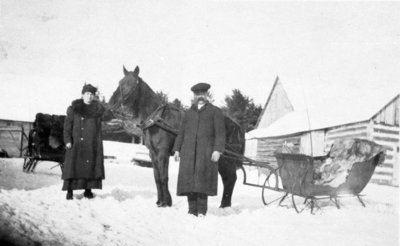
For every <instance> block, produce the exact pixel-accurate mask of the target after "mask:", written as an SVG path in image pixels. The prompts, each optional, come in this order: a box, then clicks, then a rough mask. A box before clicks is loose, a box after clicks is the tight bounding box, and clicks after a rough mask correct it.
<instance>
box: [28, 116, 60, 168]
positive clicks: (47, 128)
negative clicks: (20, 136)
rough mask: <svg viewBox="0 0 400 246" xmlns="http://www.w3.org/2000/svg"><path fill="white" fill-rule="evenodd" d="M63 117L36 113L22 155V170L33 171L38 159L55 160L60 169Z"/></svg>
mask: <svg viewBox="0 0 400 246" xmlns="http://www.w3.org/2000/svg"><path fill="white" fill-rule="evenodd" d="M64 119H65V116H63V115H49V114H42V113H38V114H36V118H35V121H34V122H33V129H32V130H31V131H30V132H29V137H28V148H27V150H26V152H25V155H24V164H23V168H22V169H23V171H24V172H33V171H34V169H35V167H36V165H37V163H38V162H39V161H53V162H57V163H58V165H59V166H60V168H61V170H62V165H63V163H64V153H65V146H64V141H63V124H64ZM56 166H57V165H56Z"/></svg>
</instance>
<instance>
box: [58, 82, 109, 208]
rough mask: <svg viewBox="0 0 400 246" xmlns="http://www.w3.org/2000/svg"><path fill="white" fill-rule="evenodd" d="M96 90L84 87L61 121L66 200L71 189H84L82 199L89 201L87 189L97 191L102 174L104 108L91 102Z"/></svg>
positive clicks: (103, 176)
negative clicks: (80, 95) (102, 120)
mask: <svg viewBox="0 0 400 246" xmlns="http://www.w3.org/2000/svg"><path fill="white" fill-rule="evenodd" d="M96 92H97V88H96V87H94V86H92V85H90V84H87V85H84V86H83V88H82V99H77V100H74V101H73V102H72V104H71V106H69V107H68V109H67V117H66V118H65V121H64V142H65V144H66V148H67V150H66V153H65V163H64V167H63V172H62V179H63V180H64V184H63V187H62V190H66V191H67V197H66V198H67V200H72V199H73V190H78V189H84V190H85V192H84V197H86V198H89V199H91V198H93V197H94V195H93V193H92V191H91V189H101V188H102V180H103V179H104V178H105V175H104V157H103V142H102V137H101V119H102V116H103V113H104V111H105V109H104V107H103V106H102V105H101V104H100V103H99V102H98V101H95V100H94V95H95V94H96Z"/></svg>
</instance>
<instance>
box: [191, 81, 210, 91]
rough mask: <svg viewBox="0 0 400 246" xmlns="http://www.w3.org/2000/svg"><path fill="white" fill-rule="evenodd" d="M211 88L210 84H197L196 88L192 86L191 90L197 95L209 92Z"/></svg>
mask: <svg viewBox="0 0 400 246" xmlns="http://www.w3.org/2000/svg"><path fill="white" fill-rule="evenodd" d="M210 87H211V85H210V84H207V83H198V84H195V85H194V86H192V88H191V90H192V91H193V92H194V93H197V92H206V91H208V89H210Z"/></svg>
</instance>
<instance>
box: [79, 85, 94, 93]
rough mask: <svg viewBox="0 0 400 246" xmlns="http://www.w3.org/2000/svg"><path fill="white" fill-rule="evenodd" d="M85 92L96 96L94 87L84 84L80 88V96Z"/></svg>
mask: <svg viewBox="0 0 400 246" xmlns="http://www.w3.org/2000/svg"><path fill="white" fill-rule="evenodd" d="M85 92H91V93H92V94H93V95H94V94H96V92H97V88H96V87H94V86H93V85H91V84H85V85H84V86H83V88H82V94H84V93H85Z"/></svg>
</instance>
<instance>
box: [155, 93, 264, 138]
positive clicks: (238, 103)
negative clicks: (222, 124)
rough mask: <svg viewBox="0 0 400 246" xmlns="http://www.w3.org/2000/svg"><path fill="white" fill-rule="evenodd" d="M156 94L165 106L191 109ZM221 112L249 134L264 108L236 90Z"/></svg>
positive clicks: (211, 97)
mask: <svg viewBox="0 0 400 246" xmlns="http://www.w3.org/2000/svg"><path fill="white" fill-rule="evenodd" d="M156 94H157V96H158V98H159V100H160V102H161V103H163V104H167V103H170V104H172V105H174V106H175V107H177V108H179V109H182V110H187V109H188V108H189V107H188V106H186V105H183V104H182V102H181V101H180V100H179V99H177V98H175V99H174V100H172V101H169V99H168V95H167V94H165V93H164V92H162V91H157V92H156ZM208 96H209V98H210V99H211V102H213V95H212V94H211V93H209V95H208ZM221 110H222V111H223V112H224V113H225V114H227V115H228V116H229V117H231V118H232V119H234V120H235V121H236V122H237V123H238V124H239V125H240V126H241V127H242V128H243V129H245V131H246V132H248V131H251V130H253V129H254V128H255V126H256V124H257V120H258V117H259V115H260V114H261V111H262V107H261V105H256V104H255V103H254V101H253V99H252V98H250V97H248V96H246V95H244V94H243V93H242V92H241V91H240V90H239V89H234V90H232V94H231V95H227V96H225V105H224V106H222V107H221Z"/></svg>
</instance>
